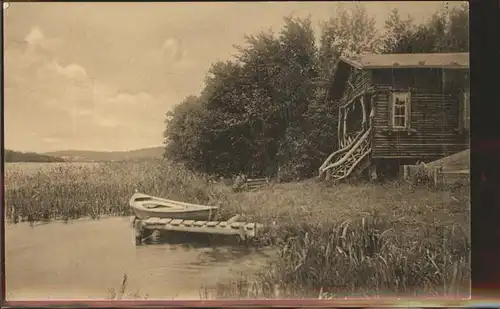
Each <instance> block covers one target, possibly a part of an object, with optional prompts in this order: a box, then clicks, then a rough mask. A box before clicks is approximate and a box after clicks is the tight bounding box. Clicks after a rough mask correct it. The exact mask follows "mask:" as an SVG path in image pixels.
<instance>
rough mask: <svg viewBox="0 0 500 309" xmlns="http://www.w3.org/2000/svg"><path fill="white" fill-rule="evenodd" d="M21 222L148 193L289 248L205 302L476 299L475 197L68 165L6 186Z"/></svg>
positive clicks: (160, 168)
mask: <svg viewBox="0 0 500 309" xmlns="http://www.w3.org/2000/svg"><path fill="white" fill-rule="evenodd" d="M6 180H7V181H6V185H7V188H6V189H7V190H6V200H7V217H8V218H9V219H10V220H11V221H14V222H16V221H36V220H44V219H54V218H63V219H72V218H78V217H81V216H92V217H95V218H97V217H99V216H100V215H103V214H111V215H128V214H130V213H129V206H128V199H129V198H130V196H131V195H132V194H133V193H134V190H136V189H137V190H139V191H142V192H145V193H149V194H153V195H158V196H162V197H168V198H171V199H178V200H183V201H188V202H194V203H201V204H214V203H219V204H220V206H221V217H226V218H227V217H230V216H232V215H234V214H236V213H239V214H241V215H242V216H243V217H242V218H241V220H244V221H253V222H259V223H263V224H264V225H265V226H266V231H265V233H263V234H262V235H261V236H260V238H259V239H258V242H259V243H260V244H261V245H271V246H274V247H276V248H278V254H277V256H276V257H275V258H274V259H272V260H271V261H270V262H269V265H268V266H267V267H265V268H264V269H262V270H261V271H260V272H259V273H257V274H255V275H254V276H251V277H248V276H244V277H240V278H236V279H235V280H234V282H229V283H224V282H222V283H221V284H220V285H218V286H217V287H216V289H215V291H213V292H210V293H209V289H208V287H204V291H205V292H204V293H202V294H203V295H204V297H217V298H245V297H250V298H255V297H260V298H268V297H270V298H274V297H287V298H290V297H311V296H312V297H318V294H321V296H322V297H343V296H344V295H346V294H349V295H353V294H356V295H362V296H383V295H386V294H387V293H391V295H394V293H397V294H398V295H402V296H406V295H415V296H418V295H447V296H458V295H462V296H463V295H464V294H467V293H468V292H469V280H470V235H469V206H470V198H469V189H468V187H460V188H455V189H453V188H448V189H440V190H436V189H430V188H424V187H412V186H410V185H407V184H401V183H397V182H392V183H386V184H366V183H365V184H363V183H360V184H341V185H337V186H334V187H328V186H325V185H323V184H321V183H316V182H314V181H306V182H301V183H290V184H277V185H274V186H271V187H269V188H267V189H263V190H261V191H258V192H239V193H234V192H232V191H231V190H230V188H229V187H227V186H226V185H221V184H215V185H214V184H210V183H209V182H208V180H207V178H206V177H205V176H203V175H197V174H193V173H191V172H188V171H186V170H185V169H184V168H183V167H182V166H179V165H174V164H171V163H167V162H164V161H160V160H158V161H147V162H146V161H143V162H127V163H109V164H99V165H96V166H88V167H82V166H79V167H71V166H70V165H68V166H61V165H59V166H57V167H55V168H54V169H52V170H44V171H40V172H37V173H35V174H31V175H19V174H16V177H11V176H8V175H7V179H6Z"/></svg>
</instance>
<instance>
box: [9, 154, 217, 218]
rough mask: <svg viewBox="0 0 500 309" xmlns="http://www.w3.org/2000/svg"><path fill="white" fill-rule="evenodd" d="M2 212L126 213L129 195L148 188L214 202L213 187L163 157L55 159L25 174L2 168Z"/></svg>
mask: <svg viewBox="0 0 500 309" xmlns="http://www.w3.org/2000/svg"><path fill="white" fill-rule="evenodd" d="M5 182H6V192H5V199H6V217H7V219H8V220H10V221H12V222H18V221H28V222H33V221H40V220H50V219H63V220H69V219H76V218H80V217H84V216H91V217H93V218H98V217H100V216H102V215H130V214H131V212H130V207H129V205H128V200H129V199H130V197H131V196H132V194H133V193H134V192H135V190H138V191H141V192H147V193H148V194H153V195H158V196H168V197H170V198H172V199H180V200H187V201H190V202H193V203H205V204H208V203H212V202H214V201H215V197H216V195H215V194H216V191H215V190H213V189H211V188H210V187H208V186H207V180H206V178H205V177H204V176H202V175H196V174H193V173H188V172H186V171H185V169H183V168H182V166H179V165H175V164H171V163H169V162H166V161H163V160H160V159H159V160H149V161H137V162H127V163H123V162H111V163H102V164H89V165H80V164H71V163H68V164H65V165H63V164H57V165H53V166H52V167H50V166H48V167H45V168H43V169H40V170H39V171H37V172H29V173H28V172H27V173H25V174H23V173H22V171H20V170H19V168H16V169H15V170H11V171H10V172H9V170H8V166H7V172H6V180H5Z"/></svg>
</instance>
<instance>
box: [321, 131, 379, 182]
mask: <svg viewBox="0 0 500 309" xmlns="http://www.w3.org/2000/svg"><path fill="white" fill-rule="evenodd" d="M370 133H371V128H369V129H368V130H367V131H365V132H364V133H363V135H362V136H361V138H359V139H358V138H350V139H347V141H348V142H350V143H351V144H350V145H349V147H348V148H346V149H345V150H343V151H342V152H340V153H339V155H340V156H339V157H338V158H336V161H335V162H334V163H332V164H328V162H325V163H324V164H323V166H322V167H321V169H320V173H323V172H326V179H327V180H333V181H339V180H342V179H345V178H347V177H349V176H350V175H351V174H353V173H354V174H360V173H361V172H362V171H363V170H365V169H366V168H367V167H368V166H369V158H370V157H369V154H370V152H371V136H370V135H371V134H370ZM329 159H333V157H329ZM327 164H328V165H327Z"/></svg>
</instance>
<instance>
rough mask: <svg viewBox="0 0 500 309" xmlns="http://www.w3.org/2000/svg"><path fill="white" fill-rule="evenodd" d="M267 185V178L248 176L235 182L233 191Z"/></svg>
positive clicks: (256, 188) (254, 188) (249, 189)
mask: <svg viewBox="0 0 500 309" xmlns="http://www.w3.org/2000/svg"><path fill="white" fill-rule="evenodd" d="M268 185H269V178H253V179H251V178H248V179H246V180H245V181H244V182H241V183H236V184H235V186H234V190H235V191H256V190H258V189H260V188H263V187H266V186H268Z"/></svg>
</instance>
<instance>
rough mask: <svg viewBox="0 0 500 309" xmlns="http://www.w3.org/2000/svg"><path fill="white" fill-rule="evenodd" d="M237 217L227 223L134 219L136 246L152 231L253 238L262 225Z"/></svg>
mask: <svg viewBox="0 0 500 309" xmlns="http://www.w3.org/2000/svg"><path fill="white" fill-rule="evenodd" d="M238 217H239V216H238V215H237V216H234V217H233V218H231V219H229V220H227V221H195V220H183V219H170V218H149V219H146V220H140V219H137V218H136V219H135V223H134V226H135V239H136V244H140V243H142V240H143V238H144V236H145V235H146V234H151V233H152V232H154V231H171V232H184V233H203V234H212V235H233V236H239V237H240V238H241V239H248V238H255V237H257V235H258V232H259V231H260V230H261V229H262V227H263V225H262V224H259V223H253V222H237V219H238Z"/></svg>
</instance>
